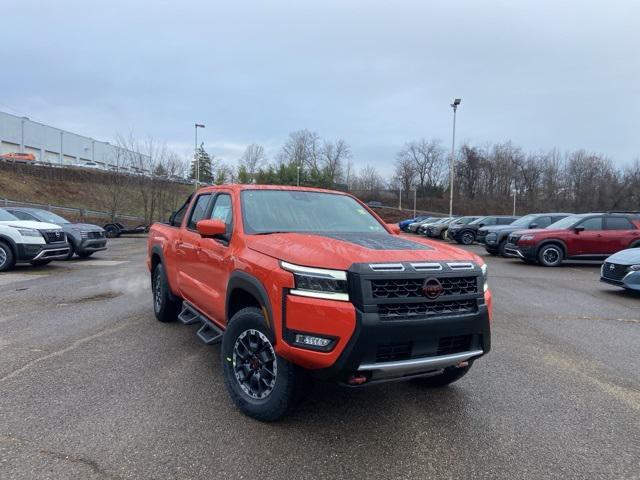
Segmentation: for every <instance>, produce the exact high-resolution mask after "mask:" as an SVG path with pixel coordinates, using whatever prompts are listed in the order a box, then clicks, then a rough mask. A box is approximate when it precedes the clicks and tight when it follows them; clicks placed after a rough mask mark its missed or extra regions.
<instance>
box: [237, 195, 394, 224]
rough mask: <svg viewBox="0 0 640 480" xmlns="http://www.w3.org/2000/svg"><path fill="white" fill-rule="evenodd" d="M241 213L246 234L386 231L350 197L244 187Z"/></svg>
mask: <svg viewBox="0 0 640 480" xmlns="http://www.w3.org/2000/svg"><path fill="white" fill-rule="evenodd" d="M240 198H241V201H242V212H243V219H244V229H245V232H246V233H249V234H255V233H272V232H314V233H315V232H321V233H324V232H353V233H387V234H388V233H389V232H387V230H386V229H385V228H384V227H383V226H382V224H381V223H380V222H379V221H378V220H376V219H375V217H374V216H373V215H371V214H370V213H369V212H368V211H367V209H366V208H364V207H363V206H362V205H360V204H359V203H358V202H357V201H355V200H354V199H353V198H351V197H348V196H346V195H337V194H332V193H324V192H306V191H299V190H245V191H243V192H242V194H241V196H240Z"/></svg>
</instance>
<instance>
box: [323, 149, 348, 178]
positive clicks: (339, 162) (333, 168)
mask: <svg viewBox="0 0 640 480" xmlns="http://www.w3.org/2000/svg"><path fill="white" fill-rule="evenodd" d="M321 156H322V165H323V169H324V170H325V172H326V175H327V177H328V179H329V181H330V183H331V184H335V183H338V182H339V181H340V180H341V179H342V174H343V168H344V163H345V161H348V160H349V159H350V158H351V148H350V147H349V145H348V144H347V142H345V141H344V140H343V139H338V140H336V141H335V142H330V141H325V142H324V143H323V145H322V152H321Z"/></svg>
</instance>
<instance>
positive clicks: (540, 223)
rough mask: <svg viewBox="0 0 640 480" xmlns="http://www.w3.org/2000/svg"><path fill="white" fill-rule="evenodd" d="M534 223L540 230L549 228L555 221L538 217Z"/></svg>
mask: <svg viewBox="0 0 640 480" xmlns="http://www.w3.org/2000/svg"><path fill="white" fill-rule="evenodd" d="M558 220H560V219H558ZM533 223H537V224H538V228H547V227H548V226H549V225H551V223H553V221H552V220H551V217H538V218H536V220H535V222H533Z"/></svg>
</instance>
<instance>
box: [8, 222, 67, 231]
mask: <svg viewBox="0 0 640 480" xmlns="http://www.w3.org/2000/svg"><path fill="white" fill-rule="evenodd" d="M0 224H1V225H9V226H10V227H16V228H32V229H35V230H62V229H61V228H60V227H59V226H58V225H54V224H53V223H44V222H33V221H31V220H4V221H2V222H0Z"/></svg>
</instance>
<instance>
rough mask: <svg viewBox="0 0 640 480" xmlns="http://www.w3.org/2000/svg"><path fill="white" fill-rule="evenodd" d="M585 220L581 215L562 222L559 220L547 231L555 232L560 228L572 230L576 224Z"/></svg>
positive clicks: (570, 216) (566, 218)
mask: <svg viewBox="0 0 640 480" xmlns="http://www.w3.org/2000/svg"><path fill="white" fill-rule="evenodd" d="M583 218H584V217H583V216H581V215H569V216H568V217H564V218H563V219H562V220H558V221H557V222H556V223H552V224H551V225H549V226H548V227H547V229H548V230H555V229H558V228H559V229H563V228H570V227H572V226H573V225H575V224H576V223H578V222H579V221H580V220H582V219H583Z"/></svg>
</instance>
